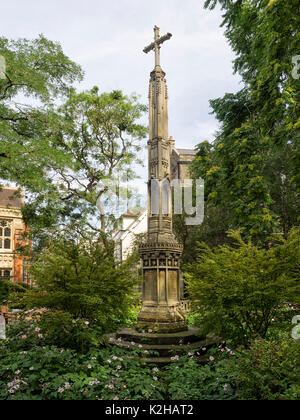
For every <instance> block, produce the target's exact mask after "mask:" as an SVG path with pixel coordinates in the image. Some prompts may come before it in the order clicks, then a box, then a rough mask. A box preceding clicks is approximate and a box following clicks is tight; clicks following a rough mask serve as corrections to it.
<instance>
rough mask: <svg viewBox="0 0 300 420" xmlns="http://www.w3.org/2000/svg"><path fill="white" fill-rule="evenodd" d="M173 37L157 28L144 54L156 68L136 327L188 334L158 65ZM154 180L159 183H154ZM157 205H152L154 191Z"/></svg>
mask: <svg viewBox="0 0 300 420" xmlns="http://www.w3.org/2000/svg"><path fill="white" fill-rule="evenodd" d="M171 37H172V35H171V34H170V33H168V34H166V35H164V36H162V37H160V35H159V28H158V27H157V26H155V28H154V42H153V43H152V44H150V45H149V46H148V47H146V48H145V49H144V52H145V53H148V52H150V51H154V52H155V67H154V70H153V71H152V72H151V74H150V86H149V128H150V136H149V141H148V179H149V182H148V238H147V242H146V243H145V244H143V245H141V247H140V250H139V252H140V255H141V259H142V263H143V306H142V310H141V312H140V315H139V318H138V327H141V328H146V329H147V328H148V329H152V330H155V331H156V332H178V331H184V330H187V326H186V324H185V321H184V316H183V314H182V313H181V311H180V309H179V299H180V286H179V280H180V279H179V270H180V257H181V254H182V246H181V245H179V244H178V242H177V241H176V239H175V236H174V234H173V230H172V200H171V198H170V197H169V199H168V193H169V192H170V185H169V178H170V173H171V168H170V155H171V151H172V143H171V142H170V141H169V135H168V89H167V83H166V73H165V72H164V71H163V70H162V68H161V66H160V48H161V45H162V44H163V42H165V41H167V40H169V39H170V38H171ZM154 180H155V182H154ZM155 188H157V191H156V197H157V200H156V203H153V202H152V201H153V199H154V195H155V194H154V191H153V190H154V189H155Z"/></svg>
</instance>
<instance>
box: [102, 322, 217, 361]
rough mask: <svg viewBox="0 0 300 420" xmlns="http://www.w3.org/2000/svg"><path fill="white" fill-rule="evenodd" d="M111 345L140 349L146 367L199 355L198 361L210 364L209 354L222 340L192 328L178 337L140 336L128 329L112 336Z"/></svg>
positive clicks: (171, 335) (165, 334)
mask: <svg viewBox="0 0 300 420" xmlns="http://www.w3.org/2000/svg"><path fill="white" fill-rule="evenodd" d="M109 338H110V341H111V342H112V343H113V344H115V345H117V346H118V347H120V348H123V349H128V350H129V351H130V350H131V349H136V348H139V349H140V355H139V359H140V361H141V362H144V363H153V364H155V365H165V364H168V363H172V362H175V361H176V360H178V359H177V358H176V357H174V356H183V355H186V354H188V353H193V354H194V353H195V352H196V353H198V354H197V360H198V361H199V362H202V363H206V361H207V356H206V353H207V351H208V350H209V349H210V348H211V347H212V346H215V345H216V344H217V343H218V342H219V340H220V339H218V338H217V337H209V338H207V337H206V336H204V335H202V334H201V333H200V330H199V328H188V329H187V330H186V331H181V332H176V333H157V334H155V333H148V332H139V331H137V330H135V329H134V328H124V329H122V330H120V331H118V332H117V333H116V334H111V335H110V336H109Z"/></svg>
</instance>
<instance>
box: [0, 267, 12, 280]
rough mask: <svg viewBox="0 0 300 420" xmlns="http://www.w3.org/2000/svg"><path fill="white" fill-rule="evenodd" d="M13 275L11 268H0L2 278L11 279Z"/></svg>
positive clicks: (0, 277)
mask: <svg viewBox="0 0 300 420" xmlns="http://www.w3.org/2000/svg"><path fill="white" fill-rule="evenodd" d="M10 276H11V270H8V269H5V270H1V269H0V279H2V280H4V279H5V280H9V279H10Z"/></svg>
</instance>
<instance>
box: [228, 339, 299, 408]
mask: <svg viewBox="0 0 300 420" xmlns="http://www.w3.org/2000/svg"><path fill="white" fill-rule="evenodd" d="M299 352H300V342H299V340H298V341H297V340H293V339H292V338H287V337H285V338H283V337H282V338H281V340H280V341H278V340H271V341H267V340H263V339H261V338H259V339H256V340H255V341H254V342H253V343H252V345H251V347H250V349H249V350H245V351H243V352H240V354H239V357H238V358H237V361H236V366H235V379H236V383H237V396H238V398H239V399H244V400H300V358H299Z"/></svg>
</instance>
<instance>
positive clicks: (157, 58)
mask: <svg viewBox="0 0 300 420" xmlns="http://www.w3.org/2000/svg"><path fill="white" fill-rule="evenodd" d="M171 37H172V34H170V32H168V33H167V34H166V35H164V36H161V37H160V36H159V27H158V26H154V42H152V44H150V45H148V47H146V48H144V50H143V51H144V53H146V54H148V52H150V51H155V67H160V45H161V44H163V43H164V42H165V41H168V40H169V39H170V38H171Z"/></svg>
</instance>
